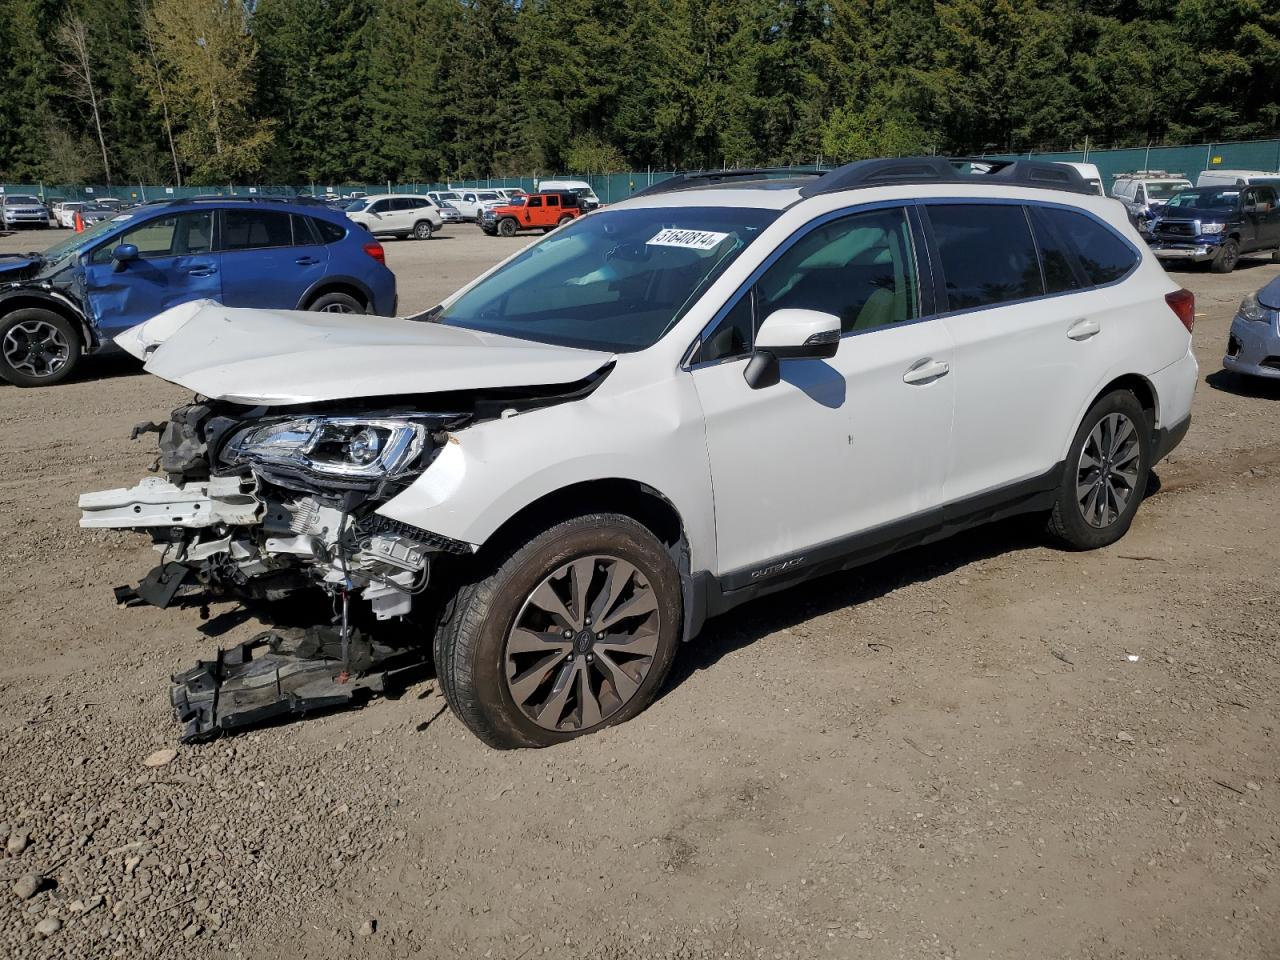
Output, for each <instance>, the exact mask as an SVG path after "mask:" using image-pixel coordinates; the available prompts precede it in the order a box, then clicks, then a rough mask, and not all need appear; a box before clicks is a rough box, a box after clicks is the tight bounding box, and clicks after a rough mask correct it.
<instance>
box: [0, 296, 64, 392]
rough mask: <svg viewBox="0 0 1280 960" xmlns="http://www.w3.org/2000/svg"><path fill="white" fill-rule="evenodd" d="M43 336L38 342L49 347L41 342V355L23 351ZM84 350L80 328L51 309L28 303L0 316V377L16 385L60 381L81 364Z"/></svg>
mask: <svg viewBox="0 0 1280 960" xmlns="http://www.w3.org/2000/svg"><path fill="white" fill-rule="evenodd" d="M46 335H47V336H46ZM42 336H43V339H41V340H40V341H38V343H39V344H46V343H47V347H45V346H40V348H39V351H38V355H37V354H28V353H26V352H23V351H22V347H23V346H24V345H25V344H28V343H31V342H33V341H32V338H33V337H42ZM81 352H82V348H81V343H80V331H79V330H77V329H76V326H75V324H73V323H72V322H71V321H70V320H68V319H67V318H66V317H62V316H59V315H58V314H56V313H54V312H53V311H52V310H43V309H41V308H39V307H25V308H23V309H21V310H15V311H13V313H10V314H6V315H5V316H4V317H2V318H0V379H4V380H7V381H8V382H9V383H11V384H13V385H14V386H15V387H47V386H51V385H52V384H55V383H60V382H61V381H63V380H65V379H66V378H67V377H69V376H70V375H71V371H72V370H74V369H75V368H76V366H77V365H78V364H79V362H80V355H81ZM15 363H16V364H17V366H15V365H14V364H15ZM45 370H48V372H47V373H46V372H43V371H45Z"/></svg>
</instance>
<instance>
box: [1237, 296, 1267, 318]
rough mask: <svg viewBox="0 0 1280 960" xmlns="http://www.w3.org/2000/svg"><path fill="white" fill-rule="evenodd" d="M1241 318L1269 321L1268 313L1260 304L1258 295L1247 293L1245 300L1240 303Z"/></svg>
mask: <svg viewBox="0 0 1280 960" xmlns="http://www.w3.org/2000/svg"><path fill="white" fill-rule="evenodd" d="M1240 316H1242V317H1244V318H1245V319H1246V320H1263V321H1265V320H1266V319H1267V311H1266V310H1264V309H1262V304H1260V303H1259V302H1258V295H1257V294H1256V293H1247V294H1245V298H1244V299H1243V300H1241V301H1240Z"/></svg>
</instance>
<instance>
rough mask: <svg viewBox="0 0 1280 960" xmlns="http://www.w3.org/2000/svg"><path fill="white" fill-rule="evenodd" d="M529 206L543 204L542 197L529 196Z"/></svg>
mask: <svg viewBox="0 0 1280 960" xmlns="http://www.w3.org/2000/svg"><path fill="white" fill-rule="evenodd" d="M529 206H531V207H540V206H542V198H541V197H530V198H529Z"/></svg>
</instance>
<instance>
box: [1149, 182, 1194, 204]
mask: <svg viewBox="0 0 1280 960" xmlns="http://www.w3.org/2000/svg"><path fill="white" fill-rule="evenodd" d="M1188 186H1190V184H1188V183H1187V182H1186V181H1183V180H1165V181H1151V180H1148V181H1147V196H1148V197H1149V198H1150V199H1152V200H1168V199H1169V198H1170V197H1172V196H1173V195H1174V194H1175V193H1178V192H1180V191H1182V190H1185V189H1186V188H1187V187H1188Z"/></svg>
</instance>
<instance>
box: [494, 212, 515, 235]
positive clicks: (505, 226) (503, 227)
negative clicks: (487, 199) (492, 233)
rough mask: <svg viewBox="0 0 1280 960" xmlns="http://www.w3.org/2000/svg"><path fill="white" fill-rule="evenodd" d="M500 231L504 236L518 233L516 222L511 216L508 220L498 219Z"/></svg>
mask: <svg viewBox="0 0 1280 960" xmlns="http://www.w3.org/2000/svg"><path fill="white" fill-rule="evenodd" d="M498 232H499V233H500V234H502V235H503V236H504V237H514V236H515V235H516V222H515V221H514V220H512V219H511V218H510V217H508V218H507V219H506V220H500V221H498Z"/></svg>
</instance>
